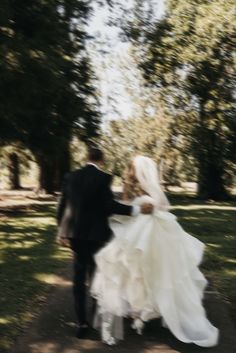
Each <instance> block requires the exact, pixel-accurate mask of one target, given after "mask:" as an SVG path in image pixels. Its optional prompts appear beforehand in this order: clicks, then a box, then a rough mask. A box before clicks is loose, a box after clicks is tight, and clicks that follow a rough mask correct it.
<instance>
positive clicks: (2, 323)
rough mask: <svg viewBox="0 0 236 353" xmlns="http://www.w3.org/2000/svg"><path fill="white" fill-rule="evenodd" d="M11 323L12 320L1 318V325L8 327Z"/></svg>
mask: <svg viewBox="0 0 236 353" xmlns="http://www.w3.org/2000/svg"><path fill="white" fill-rule="evenodd" d="M10 323H11V320H9V319H7V318H4V317H0V325H7V324H10Z"/></svg>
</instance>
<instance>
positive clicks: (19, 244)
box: [5, 240, 35, 249]
mask: <svg viewBox="0 0 236 353" xmlns="http://www.w3.org/2000/svg"><path fill="white" fill-rule="evenodd" d="M33 246H35V241H29V240H27V241H25V240H22V241H19V240H18V242H17V243H12V244H9V245H6V246H5V247H6V248H11V249H22V248H24V249H29V248H32V247H33Z"/></svg>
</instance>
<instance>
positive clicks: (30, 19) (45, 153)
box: [0, 0, 99, 192]
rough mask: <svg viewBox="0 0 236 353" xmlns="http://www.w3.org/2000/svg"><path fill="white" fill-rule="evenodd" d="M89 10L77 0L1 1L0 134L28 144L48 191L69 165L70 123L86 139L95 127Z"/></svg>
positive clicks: (55, 184)
mask: <svg viewBox="0 0 236 353" xmlns="http://www.w3.org/2000/svg"><path fill="white" fill-rule="evenodd" d="M89 11H90V8H89V2H88V1H76V0H70V1H63V0H48V1H37V2H35V1H33V0H27V1H24V2H21V3H19V1H11V2H8V1H4V2H2V4H1V18H0V20H1V22H0V41H1V49H0V50H1V53H0V54H1V66H0V74H1V82H0V91H1V101H0V110H1V116H0V119H1V127H2V128H1V132H0V139H1V142H2V144H6V143H11V142H15V141H21V142H22V143H23V144H24V146H25V147H27V148H29V149H30V150H31V152H32V153H33V155H34V156H35V159H36V161H37V162H38V165H39V167H40V185H41V187H42V188H43V189H45V190H46V191H47V192H51V191H53V190H55V189H56V188H58V186H59V184H60V183H61V178H62V175H64V173H65V172H66V171H68V170H69V168H70V156H69V143H70V140H71V138H72V135H73V132H74V130H76V131H79V133H80V135H81V136H82V138H83V139H84V140H86V139H87V138H88V137H89V136H93V135H94V134H96V130H97V127H98V122H99V119H98V114H97V112H96V107H95V105H96V101H95V95H94V89H93V87H92V84H91V81H92V73H91V69H90V66H89V61H88V58H87V57H86V52H85V40H86V32H85V30H84V26H85V24H86V21H87V19H88V16H89Z"/></svg>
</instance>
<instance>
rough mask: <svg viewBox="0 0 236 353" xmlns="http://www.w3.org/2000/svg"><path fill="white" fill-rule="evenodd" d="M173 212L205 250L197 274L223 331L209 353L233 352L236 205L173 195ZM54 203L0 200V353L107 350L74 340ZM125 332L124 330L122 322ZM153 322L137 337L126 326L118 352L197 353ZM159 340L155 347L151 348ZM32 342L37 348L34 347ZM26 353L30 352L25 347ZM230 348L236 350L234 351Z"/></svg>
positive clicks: (28, 197) (23, 197) (66, 254)
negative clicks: (206, 284)
mask: <svg viewBox="0 0 236 353" xmlns="http://www.w3.org/2000/svg"><path fill="white" fill-rule="evenodd" d="M170 200H171V203H172V204H173V209H172V212H173V213H174V214H176V215H177V216H178V219H179V222H180V223H181V225H182V226H183V227H184V228H185V230H186V231H188V232H189V233H190V234H192V235H194V236H196V237H198V238H199V239H200V240H202V241H203V242H204V243H205V244H206V253H205V258H204V261H203V264H202V271H203V272H204V274H205V275H206V276H207V278H208V279H209V283H210V287H209V288H208V290H207V293H206V307H207V311H208V313H209V316H210V318H211V319H212V321H213V322H214V323H215V324H216V326H217V327H219V328H220V329H221V331H222V332H223V335H222V337H223V342H222V343H221V344H220V345H219V347H218V348H213V349H210V351H211V352H212V353H217V352H219V353H221V352H222V353H223V352H225V353H231V351H232V352H233V351H234V350H233V345H234V344H235V336H236V334H235V323H236V304H235V303H236V281H235V279H236V266H235V264H236V259H235V254H236V234H235V229H236V202H235V201H230V202H222V203H215V202H214V203H213V202H201V201H198V200H196V199H195V198H194V197H193V196H186V195H183V194H180V193H178V194H171V195H170ZM55 207H56V197H54V196H49V195H41V196H38V195H35V194H34V193H33V192H32V191H19V192H1V193H0V250H1V252H0V266H1V271H0V283H1V296H0V337H1V338H0V352H4V353H5V352H7V353H8V352H14V353H28V352H29V353H44V352H45V353H49V352H50V353H54V352H55V353H59V352H60V353H62V352H63V353H64V352H66V353H67V352H68V353H72V352H73V353H74V352H79V351H81V352H102V351H105V350H108V351H109V350H111V348H110V347H105V346H103V345H102V344H101V343H100V342H99V341H98V340H97V338H96V334H95V333H94V337H91V339H89V340H85V341H84V342H80V344H79V346H78V340H76V339H75V338H74V331H75V327H74V325H75V318H74V316H73V315H74V314H73V308H72V298H71V277H70V276H71V267H70V266H71V253H70V251H69V250H68V249H64V248H60V247H58V246H57V244H56V242H55V237H56V223H55ZM127 325H128V323H127ZM158 325H159V323H155V322H154V323H151V324H150V325H149V326H148V327H147V331H146V335H145V336H144V338H140V337H138V336H136V335H134V333H133V332H132V331H131V330H130V329H129V326H127V330H126V334H127V336H128V337H127V340H126V341H125V342H124V343H121V344H120V345H119V346H118V347H116V348H112V349H113V350H119V351H120V352H128V351H130V352H131V351H132V352H145V351H150V352H151V351H152V352H154V351H155V352H156V351H157V352H158V353H164V352H181V353H182V352H184V353H185V352H186V353H189V352H202V350H199V349H198V348H197V347H195V346H192V345H184V344H180V343H178V342H177V341H176V340H174V339H173V337H171V335H170V334H169V333H168V332H167V330H164V329H162V328H161V327H160V325H159V329H158V338H157V335H156V332H157V326H158ZM156 340H158V341H156ZM35 342H37V344H36V343H35ZM30 347H31V348H30ZM234 347H235V346H234Z"/></svg>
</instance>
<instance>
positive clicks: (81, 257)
mask: <svg viewBox="0 0 236 353" xmlns="http://www.w3.org/2000/svg"><path fill="white" fill-rule="evenodd" d="M104 245H105V243H104V242H99V241H85V240H83V241H79V240H78V241H74V242H72V249H73V250H74V285H73V293H74V303H75V312H76V315H77V319H78V323H79V325H82V324H84V323H86V322H88V317H89V313H88V312H87V311H88V293H87V292H88V288H89V285H90V282H91V280H92V278H93V274H94V270H95V267H96V265H95V261H94V255H95V254H96V252H97V251H98V250H99V249H101V248H102V247H103V246H104ZM91 310H92V311H94V310H95V301H93V305H92V308H91Z"/></svg>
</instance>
